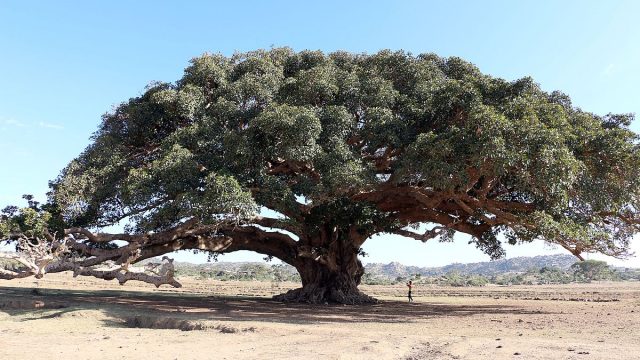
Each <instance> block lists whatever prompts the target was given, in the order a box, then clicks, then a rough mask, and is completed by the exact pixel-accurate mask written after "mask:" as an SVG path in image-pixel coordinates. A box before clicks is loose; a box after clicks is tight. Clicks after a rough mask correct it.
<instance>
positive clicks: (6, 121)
mask: <svg viewBox="0 0 640 360" xmlns="http://www.w3.org/2000/svg"><path fill="white" fill-rule="evenodd" d="M2 124H4V125H9V126H15V127H27V125H26V124H25V123H23V122H20V121H18V120H16V119H3V120H2Z"/></svg>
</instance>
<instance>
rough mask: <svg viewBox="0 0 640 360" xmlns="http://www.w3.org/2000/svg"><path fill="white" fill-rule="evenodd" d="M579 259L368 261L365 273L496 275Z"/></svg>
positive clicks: (387, 275)
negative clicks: (420, 263) (432, 263)
mask: <svg viewBox="0 0 640 360" xmlns="http://www.w3.org/2000/svg"><path fill="white" fill-rule="evenodd" d="M576 261H578V259H576V258H575V257H574V256H573V255H567V254H558V255H540V256H533V257H524V256H523V257H516V258H512V259H501V260H494V261H485V262H478V263H470V264H457V263H456V264H450V265H446V266H441V267H418V266H406V265H402V264H400V263H398V262H391V263H388V264H379V263H373V264H367V265H366V266H365V270H366V271H365V272H366V273H367V274H369V275H371V276H379V277H383V278H388V279H395V278H397V277H408V276H411V275H415V274H420V275H422V276H440V275H444V274H447V273H451V272H458V273H460V274H464V275H471V274H473V275H485V276H490V275H497V274H504V273H518V272H526V271H528V270H532V269H541V268H543V267H557V268H560V269H562V270H567V269H569V267H570V266H571V265H572V264H573V263H575V262H576Z"/></svg>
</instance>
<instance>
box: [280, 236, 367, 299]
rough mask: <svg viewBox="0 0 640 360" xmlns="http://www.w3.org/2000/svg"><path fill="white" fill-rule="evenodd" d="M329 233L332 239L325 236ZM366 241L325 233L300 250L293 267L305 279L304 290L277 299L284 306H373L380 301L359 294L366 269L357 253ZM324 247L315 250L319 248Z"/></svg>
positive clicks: (355, 237)
mask: <svg viewBox="0 0 640 360" xmlns="http://www.w3.org/2000/svg"><path fill="white" fill-rule="evenodd" d="M327 233H329V234H330V236H326V235H325V234H327ZM365 239H366V237H364V236H361V235H359V234H357V233H356V232H355V231H353V229H352V230H351V231H336V230H334V231H331V232H324V233H323V235H322V236H320V237H319V238H316V239H313V240H312V241H310V243H311V244H312V245H309V246H304V245H303V246H300V247H299V249H300V250H299V252H298V258H297V260H296V261H295V263H294V266H295V267H296V269H297V270H298V273H299V274H300V278H301V279H302V287H301V288H299V289H294V290H290V291H289V292H287V293H285V294H280V295H276V296H274V299H275V300H278V301H284V302H302V303H310V304H329V303H338V304H372V303H376V302H377V300H376V299H375V298H373V297H371V296H369V295H366V294H364V293H362V292H361V291H360V290H358V285H360V280H361V278H362V275H364V267H363V266H362V263H361V262H360V260H358V249H359V248H360V245H362V242H364V240H365ZM319 244H321V245H322V246H314V245H319Z"/></svg>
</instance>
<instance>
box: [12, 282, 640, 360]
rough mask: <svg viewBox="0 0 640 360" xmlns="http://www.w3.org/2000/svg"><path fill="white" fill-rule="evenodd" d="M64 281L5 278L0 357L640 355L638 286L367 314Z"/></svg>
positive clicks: (259, 295)
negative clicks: (13, 279)
mask: <svg viewBox="0 0 640 360" xmlns="http://www.w3.org/2000/svg"><path fill="white" fill-rule="evenodd" d="M182 282H183V285H184V287H183V288H181V289H173V288H165V287H162V288H160V289H155V288H153V287H151V286H146V285H145V284H133V283H130V284H127V285H125V286H119V285H117V283H114V282H105V281H102V280H93V279H86V278H77V279H73V278H72V277H71V275H69V274H55V275H49V276H47V277H46V278H45V279H42V280H35V279H23V280H17V281H2V282H0V359H3V360H4V359H34V358H37V359H51V360H53V359H74V360H75V359H112V360H113V359H137V360H142V359H154V360H160V359H492V360H498V359H616V360H622V359H639V358H640V340H639V339H640V283H598V284H586V285H559V286H512V287H495V286H488V287H482V288H444V287H423V288H419V287H418V288H416V289H415V290H414V297H415V300H416V301H415V302H414V303H412V304H409V303H407V302H406V300H405V298H404V293H405V289H404V288H403V286H362V289H363V290H364V291H365V292H367V293H368V294H371V295H374V296H376V297H378V298H379V299H380V300H382V301H381V302H380V304H377V305H373V306H335V305H332V306H311V305H303V304H282V303H277V302H273V301H271V300H269V297H270V296H271V295H272V294H275V293H280V292H283V291H286V290H287V289H289V288H292V287H296V286H297V284H291V283H281V284H271V283H266V282H263V283H260V282H220V281H196V280H191V279H182Z"/></svg>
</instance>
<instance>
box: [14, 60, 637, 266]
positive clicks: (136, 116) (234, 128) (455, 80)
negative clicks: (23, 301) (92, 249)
mask: <svg viewBox="0 0 640 360" xmlns="http://www.w3.org/2000/svg"><path fill="white" fill-rule="evenodd" d="M632 120H633V116H632V115H629V114H621V115H614V114H610V115H606V116H598V115H594V114H591V113H587V112H584V111H582V110H580V109H578V108H575V107H573V106H572V104H571V101H570V99H569V98H568V96H566V95H564V94H562V93H559V92H553V93H547V92H545V91H543V90H542V89H540V86H539V85H538V84H536V83H535V82H534V81H533V80H532V79H530V78H523V79H520V80H516V81H511V82H509V81H505V80H503V79H499V78H494V77H491V76H489V75H485V74H482V73H481V72H480V71H479V70H478V69H477V68H476V67H475V66H474V65H473V64H470V63H468V62H465V61H463V60H462V59H459V58H455V57H452V58H441V57H438V56H436V55H434V54H421V55H418V56H414V55H411V54H408V53H405V52H402V51H398V52H392V51H388V50H385V51H381V52H378V53H376V54H372V55H365V54H352V53H347V52H335V53H331V54H324V53H322V52H319V51H302V52H294V51H293V50H291V49H289V48H276V49H271V50H258V51H253V52H248V53H237V54H235V55H233V56H232V57H225V56H222V55H219V54H204V55H202V56H200V57H197V58H194V59H193V60H192V61H191V64H190V65H189V66H188V67H187V68H186V69H185V72H184V75H183V77H182V78H181V79H179V80H178V81H177V82H176V83H155V84H152V85H150V86H149V87H148V88H147V89H146V91H145V92H144V93H143V94H142V95H140V96H138V97H135V98H132V99H130V100H129V101H126V102H124V103H122V104H121V105H119V106H118V107H117V108H116V109H115V110H114V111H112V112H110V113H108V114H105V115H104V117H103V121H102V124H101V125H100V128H99V130H98V131H97V132H96V133H95V134H94V136H93V143H92V144H91V145H90V146H89V147H87V149H86V150H85V151H84V152H83V153H82V154H81V155H80V156H79V157H78V158H77V159H75V160H74V161H72V162H71V163H70V164H69V165H68V166H67V167H66V168H65V169H64V170H63V172H62V173H61V175H60V176H59V177H58V179H56V180H55V181H54V182H52V184H51V186H52V190H53V191H52V193H51V198H50V203H52V204H56V206H58V207H59V208H60V211H61V213H62V215H63V216H64V220H65V221H66V224H67V225H83V226H106V225H110V224H114V223H116V222H118V221H119V220H121V219H128V220H129V221H130V222H131V227H130V230H131V231H138V232H139V231H160V230H162V229H167V228H170V227H172V226H175V225H176V224H179V223H180V222H181V221H183V220H184V219H186V218H191V217H196V218H198V219H200V220H201V221H202V222H205V223H211V222H216V221H236V222H237V221H242V220H246V219H248V218H250V217H251V216H252V215H254V214H255V213H256V212H257V210H258V209H259V207H260V206H264V207H267V208H270V209H272V210H275V211H278V212H280V213H282V214H287V216H288V218H289V219H288V221H292V222H296V221H298V222H304V224H301V223H297V224H294V225H299V228H304V229H307V230H308V229H311V230H312V231H315V229H317V227H318V226H319V225H321V224H323V225H327V224H335V225H339V226H343V225H348V226H350V225H354V224H355V225H356V226H357V227H358V228H359V231H361V232H362V233H364V234H367V235H371V234H373V233H375V232H382V231H393V230H397V229H398V228H399V227H400V226H405V225H406V224H407V223H408V222H412V221H410V220H411V219H407V217H401V216H400V215H399V213H398V211H397V209H393V208H390V207H389V206H388V203H389V202H391V200H390V199H387V200H384V199H383V200H379V201H378V203H376V204H373V203H367V202H366V201H358V200H357V198H356V195H358V194H361V193H363V192H366V191H375V190H376V189H381V186H382V185H385V184H386V185H392V186H414V187H418V188H420V189H422V190H425V191H430V192H433V193H435V194H436V195H437V196H440V195H442V196H445V201H443V203H442V204H441V205H439V206H440V207H436V208H435V209H433V211H434V212H435V213H436V214H437V215H444V220H438V221H439V222H440V223H441V224H443V225H446V226H450V227H454V226H457V228H456V230H458V231H465V232H468V233H470V234H472V235H473V236H474V237H473V240H472V242H473V243H474V244H475V245H476V246H477V247H478V248H480V249H481V250H483V251H485V252H486V253H488V254H490V255H491V256H492V257H494V258H497V257H500V256H502V255H504V251H503V249H502V247H501V246H500V242H499V241H498V235H500V234H504V235H505V236H506V237H507V238H508V240H509V242H510V243H518V242H526V241H532V240H534V239H543V240H546V241H548V242H552V243H558V244H561V245H562V246H565V247H567V248H569V249H572V251H576V252H583V251H587V252H594V251H597V252H602V253H605V254H608V255H613V256H618V257H624V256H625V255H627V249H628V244H629V241H630V239H631V238H632V236H633V234H634V233H637V232H638V231H639V230H640V229H639V228H638V222H637V220H638V209H639V208H640V206H639V199H640V183H639V182H638V181H637V179H638V178H639V177H640V149H639V147H638V136H637V135H636V134H635V133H633V132H632V131H630V130H629V128H628V126H629V124H630V123H631V121H632ZM385 154H387V155H388V156H387V155H385ZM390 154H391V155H390ZM385 156H387V158H384V157H385ZM384 161H388V164H385V163H384ZM473 173H479V174H480V178H479V179H478V180H477V182H476V183H472V184H471V185H472V186H471V188H469V181H470V180H472V179H471V177H472V174H473ZM488 183H490V184H493V187H492V188H491V189H490V191H489V192H488V193H486V194H482V187H483V185H484V184H488ZM385 189H388V188H385ZM381 191H384V190H381ZM455 196H458V197H462V196H468V197H471V198H472V199H476V200H477V199H479V198H481V197H482V196H486V197H489V198H490V199H491V200H492V201H494V202H497V203H500V204H513V203H516V204H526V205H527V206H528V207H527V208H526V210H525V209H523V207H515V208H509V207H508V206H502V205H500V206H502V207H500V208H499V209H495V208H491V207H490V206H488V205H482V204H481V205H477V206H476V207H475V208H474V209H472V211H473V213H472V214H471V215H469V214H467V216H466V217H464V220H463V222H464V223H463V224H458V223H456V219H458V218H460V215H461V214H460V209H457V208H454V207H452V205H451V200H450V199H452V198H453V197H455ZM299 198H303V199H305V200H306V201H307V202H308V203H309V204H311V206H310V207H311V210H310V213H311V215H310V216H309V219H304V220H300V219H298V218H296V216H295V214H296V213H298V212H299V211H300V209H299V204H298V202H297V199H299ZM447 199H449V200H447ZM381 209H385V210H381ZM389 209H390V210H389ZM423 210H424V209H423ZM427 210H429V211H431V210H432V209H427ZM427 210H424V211H427ZM416 212H417V211H416ZM291 214H293V215H291ZM505 214H506V215H505ZM611 214H613V215H615V216H611ZM619 215H621V216H619ZM27 216H29V215H28V214H26V213H25V214H24V217H27ZM412 216H415V217H416V218H418V221H423V220H424V219H427V220H429V221H434V220H433V219H434V218H435V216H431V217H428V216H425V217H424V219H423V218H420V217H419V216H418V215H415V213H414V214H413V215H412ZM492 217H498V218H500V217H503V219H502V218H501V219H500V221H501V222H500V223H499V224H498V225H491V224H489V222H488V221H487V219H490V218H492ZM439 219H442V217H440V218H439ZM504 219H508V220H504ZM514 219H515V220H514ZM625 219H626V220H625ZM400 220H402V221H400ZM628 220H631V221H628ZM5 222H6V221H5ZM2 226H4V228H3V229H4V230H3V231H5V232H6V231H8V230H7V229H6V226H7V225H2ZM36 227H37V226H36ZM469 229H472V230H469ZM478 229H480V230H481V231H482V232H481V233H480V232H479V231H480V230H478ZM453 231H454V230H452V229H451V228H450V229H447V230H446V231H444V232H443V233H444V234H445V235H446V236H445V238H446V239H450V238H451V237H452V235H453Z"/></svg>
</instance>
